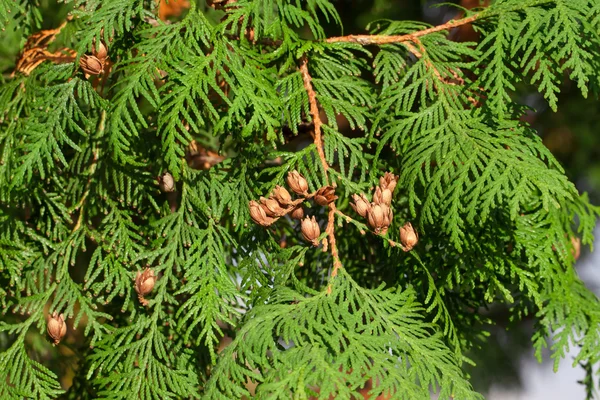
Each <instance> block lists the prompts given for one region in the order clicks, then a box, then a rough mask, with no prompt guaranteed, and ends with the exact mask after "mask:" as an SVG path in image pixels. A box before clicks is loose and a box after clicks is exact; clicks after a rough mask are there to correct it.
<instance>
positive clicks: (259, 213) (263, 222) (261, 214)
mask: <svg viewBox="0 0 600 400" xmlns="http://www.w3.org/2000/svg"><path fill="white" fill-rule="evenodd" d="M248 207H249V208H250V218H252V220H253V221H254V222H255V223H257V224H258V225H260V226H265V227H266V226H269V225H271V224H272V223H273V222H275V220H274V219H273V218H271V217H268V216H267V213H265V210H264V208H263V207H262V206H261V205H260V204H258V202H256V201H254V200H252V201H250V202H249V203H248Z"/></svg>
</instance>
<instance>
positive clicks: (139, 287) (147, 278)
mask: <svg viewBox="0 0 600 400" xmlns="http://www.w3.org/2000/svg"><path fill="white" fill-rule="evenodd" d="M156 279H157V278H156V276H154V271H153V270H151V269H150V268H146V269H145V270H144V272H140V271H138V273H137V275H136V277H135V291H136V292H137V294H138V299H139V300H140V303H142V305H144V306H147V305H148V300H146V299H145V298H144V296H147V295H148V294H150V292H152V289H154V284H155V283H156Z"/></svg>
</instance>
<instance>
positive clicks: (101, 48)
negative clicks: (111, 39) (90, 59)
mask: <svg viewBox="0 0 600 400" xmlns="http://www.w3.org/2000/svg"><path fill="white" fill-rule="evenodd" d="M97 47H98V48H96V39H94V40H93V41H92V55H93V56H94V57H96V58H97V59H98V60H100V61H102V62H103V61H104V60H105V59H106V57H107V56H108V49H107V48H106V45H105V44H104V42H103V41H102V40H101V41H100V44H99V45H98V46H97Z"/></svg>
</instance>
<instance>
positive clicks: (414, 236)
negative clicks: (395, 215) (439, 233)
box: [400, 222, 419, 251]
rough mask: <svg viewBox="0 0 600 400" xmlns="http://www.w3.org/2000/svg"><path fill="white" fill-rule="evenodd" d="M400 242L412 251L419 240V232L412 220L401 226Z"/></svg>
mask: <svg viewBox="0 0 600 400" xmlns="http://www.w3.org/2000/svg"><path fill="white" fill-rule="evenodd" d="M400 242H401V243H402V246H404V251H411V250H412V249H413V248H414V247H415V246H416V245H417V243H418V242H419V234H418V233H417V231H415V228H413V226H412V224H411V223H410V222H407V223H406V224H404V226H403V227H402V228H400Z"/></svg>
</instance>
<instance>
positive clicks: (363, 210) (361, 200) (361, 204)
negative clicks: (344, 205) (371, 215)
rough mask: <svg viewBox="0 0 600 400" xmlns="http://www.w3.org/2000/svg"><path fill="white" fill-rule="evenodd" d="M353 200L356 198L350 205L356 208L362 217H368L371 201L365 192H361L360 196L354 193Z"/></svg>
mask: <svg viewBox="0 0 600 400" xmlns="http://www.w3.org/2000/svg"><path fill="white" fill-rule="evenodd" d="M352 200H354V203H350V206H351V207H352V208H353V209H354V211H356V213H357V214H358V215H360V216H361V217H366V216H367V213H368V212H369V210H370V209H371V203H369V200H368V199H367V197H366V196H365V195H364V194H361V195H360V196H359V195H357V194H353V195H352Z"/></svg>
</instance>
